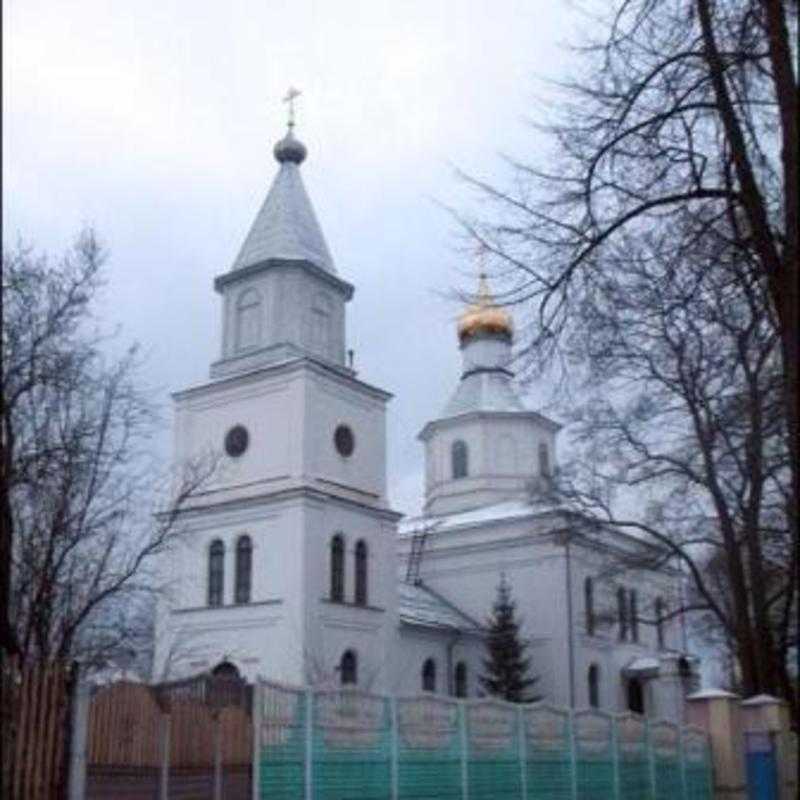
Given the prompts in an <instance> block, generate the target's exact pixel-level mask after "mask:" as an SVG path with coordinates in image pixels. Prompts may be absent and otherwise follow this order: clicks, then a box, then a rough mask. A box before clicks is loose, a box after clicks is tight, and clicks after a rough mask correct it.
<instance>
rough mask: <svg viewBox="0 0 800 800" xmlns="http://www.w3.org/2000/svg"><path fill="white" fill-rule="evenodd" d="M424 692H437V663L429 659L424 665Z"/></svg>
mask: <svg viewBox="0 0 800 800" xmlns="http://www.w3.org/2000/svg"><path fill="white" fill-rule="evenodd" d="M422 691H423V692H435V691H436V662H435V661H434V660H433V659H432V658H429V659H427V660H426V661H425V663H424V664H423V665H422Z"/></svg>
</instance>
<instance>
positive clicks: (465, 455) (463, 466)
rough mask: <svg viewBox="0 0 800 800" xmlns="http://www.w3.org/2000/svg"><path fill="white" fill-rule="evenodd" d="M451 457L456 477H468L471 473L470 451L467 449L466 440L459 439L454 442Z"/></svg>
mask: <svg viewBox="0 0 800 800" xmlns="http://www.w3.org/2000/svg"><path fill="white" fill-rule="evenodd" d="M450 458H451V461H452V467H453V477H454V478H466V477H467V475H468V474H469V451H468V450H467V444H466V442H463V441H461V439H459V440H458V441H455V442H453V446H452V448H451V450H450Z"/></svg>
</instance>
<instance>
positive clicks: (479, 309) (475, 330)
mask: <svg viewBox="0 0 800 800" xmlns="http://www.w3.org/2000/svg"><path fill="white" fill-rule="evenodd" d="M479 333H490V334H496V335H500V336H504V337H507V338H508V339H511V337H512V336H513V335H514V321H513V320H512V319H511V314H509V313H508V312H507V311H506V310H505V309H504V308H501V307H500V306H498V305H497V303H495V300H494V297H492V293H491V292H490V291H489V284H488V282H487V280H486V274H485V273H481V276H480V279H479V281H478V293H477V295H476V296H475V302H474V303H473V304H472V305H470V306H468V307H467V308H466V310H465V311H464V312H463V313H462V314H461V316H460V317H459V318H458V338H459V339H460V341H461V342H462V343H463V342H464V341H465V340H467V339H470V338H472V337H473V336H475V335H476V334H479Z"/></svg>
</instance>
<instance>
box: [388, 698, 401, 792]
mask: <svg viewBox="0 0 800 800" xmlns="http://www.w3.org/2000/svg"><path fill="white" fill-rule="evenodd" d="M389 725H390V729H389V747H390V748H391V761H390V763H389V770H390V779H391V792H392V794H391V797H392V800H397V799H398V797H399V796H400V788H399V777H400V776H399V770H400V764H399V758H400V755H399V750H400V737H399V735H398V729H397V725H398V723H397V698H396V697H390V698H389Z"/></svg>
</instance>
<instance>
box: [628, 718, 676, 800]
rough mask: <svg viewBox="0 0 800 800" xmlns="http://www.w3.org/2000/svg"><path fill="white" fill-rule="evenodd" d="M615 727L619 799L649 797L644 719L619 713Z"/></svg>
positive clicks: (650, 787)
mask: <svg viewBox="0 0 800 800" xmlns="http://www.w3.org/2000/svg"><path fill="white" fill-rule="evenodd" d="M616 726H617V759H618V764H619V767H618V774H619V800H642V798H648V797H650V794H651V791H652V782H651V776H650V758H649V755H648V750H647V725H646V723H645V721H644V717H642V716H640V715H638V714H631V713H627V714H620V715H619V716H618V717H617V718H616ZM673 800H677V799H676V798H673Z"/></svg>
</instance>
